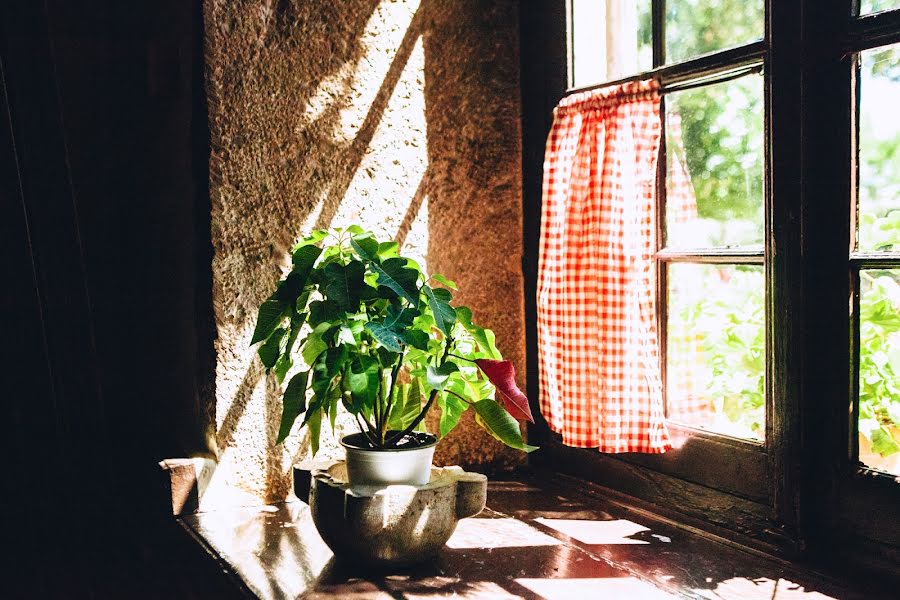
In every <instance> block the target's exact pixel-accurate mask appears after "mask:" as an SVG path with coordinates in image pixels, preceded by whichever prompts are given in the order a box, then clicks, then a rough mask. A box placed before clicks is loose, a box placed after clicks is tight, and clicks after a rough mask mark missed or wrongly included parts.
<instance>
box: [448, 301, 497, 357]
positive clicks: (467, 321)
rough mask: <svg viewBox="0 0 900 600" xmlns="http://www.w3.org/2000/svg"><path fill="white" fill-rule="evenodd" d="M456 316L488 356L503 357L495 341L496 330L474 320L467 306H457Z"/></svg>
mask: <svg viewBox="0 0 900 600" xmlns="http://www.w3.org/2000/svg"><path fill="white" fill-rule="evenodd" d="M456 318H457V319H458V320H459V322H460V323H461V324H462V326H463V328H464V329H465V330H466V331H468V332H469V335H471V336H472V339H474V340H475V343H477V344H478V347H479V349H480V350H481V351H482V352H484V353H485V354H487V355H488V358H493V359H495V360H500V359H502V358H503V357H502V356H501V355H500V351H499V350H497V346H496V344H495V342H494V332H493V331H491V330H490V329H484V328H483V327H479V326H478V325H475V324H474V323H473V322H472V311H471V309H469V308H468V307H466V306H457V307H456Z"/></svg>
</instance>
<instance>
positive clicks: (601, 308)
mask: <svg viewBox="0 0 900 600" xmlns="http://www.w3.org/2000/svg"><path fill="white" fill-rule="evenodd" d="M659 119H660V117H659V89H658V85H657V84H656V82H654V81H646V82H635V83H627V84H624V85H621V86H613V87H608V88H604V89H600V90H592V91H588V92H582V93H579V94H574V95H571V96H568V97H566V98H564V99H563V100H562V101H561V102H560V103H559V105H558V106H557V107H556V109H555V111H554V120H553V127H552V129H551V131H550V137H549V139H548V140H547V149H546V155H545V160H544V189H543V209H542V210H543V212H542V218H541V243H540V259H539V260H540V263H539V272H538V290H537V294H538V296H537V305H538V354H539V362H540V384H541V394H540V404H541V411H542V413H543V415H544V417H545V418H546V419H547V422H548V424H549V426H550V428H551V429H553V430H554V431H557V432H559V433H561V434H562V438H563V443H564V444H567V445H570V446H579V447H596V448H599V450H600V451H601V452H647V453H661V452H665V451H666V450H668V449H669V448H670V447H671V445H670V441H669V435H668V432H667V431H666V426H665V422H664V417H663V404H662V389H661V383H660V375H659V373H660V371H659V349H658V341H657V335H656V319H655V313H654V261H653V250H654V228H655V220H654V204H655V180H656V165H657V157H658V150H659V137H660V120H659Z"/></svg>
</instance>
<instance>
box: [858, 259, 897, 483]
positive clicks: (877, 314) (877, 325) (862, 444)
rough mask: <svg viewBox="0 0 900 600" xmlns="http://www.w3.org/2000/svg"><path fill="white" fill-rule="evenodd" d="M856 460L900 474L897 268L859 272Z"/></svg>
mask: <svg viewBox="0 0 900 600" xmlns="http://www.w3.org/2000/svg"><path fill="white" fill-rule="evenodd" d="M859 315H860V323H859V460H860V461H861V462H863V463H864V464H866V465H868V466H870V467H874V468H876V469H881V470H883V471H888V472H890V473H894V474H898V475H900V269H890V270H877V271H875V270H872V271H861V272H860V298H859Z"/></svg>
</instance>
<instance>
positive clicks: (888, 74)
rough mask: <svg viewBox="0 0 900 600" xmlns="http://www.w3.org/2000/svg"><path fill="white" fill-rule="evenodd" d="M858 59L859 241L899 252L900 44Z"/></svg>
mask: <svg viewBox="0 0 900 600" xmlns="http://www.w3.org/2000/svg"><path fill="white" fill-rule="evenodd" d="M860 58H861V63H862V66H861V73H860V76H861V82H860V90H861V95H860V102H859V206H858V209H859V234H858V236H857V240H858V241H857V245H858V248H859V249H860V250H862V251H873V250H895V251H900V111H898V110H897V107H898V106H900V45H895V46H888V47H887V48H879V49H875V50H869V51H866V52H863V53H862V54H861V56H860Z"/></svg>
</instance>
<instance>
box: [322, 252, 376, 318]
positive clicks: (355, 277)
mask: <svg viewBox="0 0 900 600" xmlns="http://www.w3.org/2000/svg"><path fill="white" fill-rule="evenodd" d="M365 270H366V267H365V265H363V264H362V263H361V262H359V261H358V260H354V261H351V262H349V263H348V264H347V265H346V266H344V265H340V264H338V263H331V264H330V265H328V266H326V267H325V286H324V293H325V296H326V297H327V298H328V299H329V300H333V301H334V302H335V303H336V304H337V305H338V307H340V309H341V310H343V311H345V312H356V311H357V310H359V300H360V296H361V294H362V292H363V288H364V287H368V286H367V285H366V282H365V280H364V279H363V274H364V273H365Z"/></svg>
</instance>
